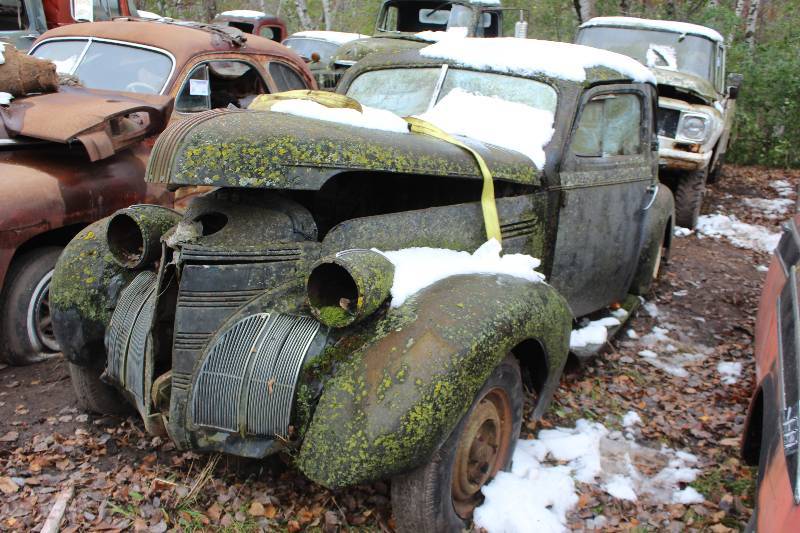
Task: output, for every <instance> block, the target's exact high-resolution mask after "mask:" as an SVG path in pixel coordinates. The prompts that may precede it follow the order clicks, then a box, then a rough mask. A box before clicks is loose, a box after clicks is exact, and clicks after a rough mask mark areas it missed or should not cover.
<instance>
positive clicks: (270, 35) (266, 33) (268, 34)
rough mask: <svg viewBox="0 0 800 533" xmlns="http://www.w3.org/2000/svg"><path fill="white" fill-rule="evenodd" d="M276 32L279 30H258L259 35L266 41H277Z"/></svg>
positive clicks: (268, 28) (266, 28) (262, 28)
mask: <svg viewBox="0 0 800 533" xmlns="http://www.w3.org/2000/svg"><path fill="white" fill-rule="evenodd" d="M275 30H277V28H275V29H272V28H271V27H270V26H261V27H260V28H258V34H259V35H260V36H261V37H264V38H265V39H269V40H271V41H274V40H275Z"/></svg>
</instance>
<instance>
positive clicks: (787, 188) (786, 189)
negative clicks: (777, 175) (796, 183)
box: [769, 180, 795, 197]
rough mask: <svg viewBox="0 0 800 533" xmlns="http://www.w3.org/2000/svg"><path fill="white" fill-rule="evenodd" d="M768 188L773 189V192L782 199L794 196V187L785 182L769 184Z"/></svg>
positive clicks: (777, 181)
mask: <svg viewBox="0 0 800 533" xmlns="http://www.w3.org/2000/svg"><path fill="white" fill-rule="evenodd" d="M769 186H770V187H772V188H773V189H775V192H777V193H778V194H779V195H781V196H784V197H790V196H794V194H795V190H794V187H792V184H791V183H789V182H788V181H786V180H775V181H773V182H770V184H769Z"/></svg>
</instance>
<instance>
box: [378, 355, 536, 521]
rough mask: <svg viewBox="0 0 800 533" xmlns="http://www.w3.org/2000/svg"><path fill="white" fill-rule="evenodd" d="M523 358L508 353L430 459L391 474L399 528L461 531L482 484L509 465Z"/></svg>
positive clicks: (516, 429) (516, 433)
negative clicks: (401, 471)
mask: <svg viewBox="0 0 800 533" xmlns="http://www.w3.org/2000/svg"><path fill="white" fill-rule="evenodd" d="M522 404H523V392H522V379H521V377H520V371H519V364H518V363H517V360H516V359H515V358H514V357H513V356H508V357H506V358H505V359H504V360H503V361H502V362H501V363H500V364H499V365H498V366H497V368H495V370H494V372H492V375H491V376H489V379H488V380H486V384H485V385H484V386H483V388H482V389H481V390H480V392H478V394H477V395H476V396H475V400H474V401H473V402H472V406H471V407H470V408H469V411H467V414H465V415H464V416H463V417H462V418H461V421H460V422H459V423H458V425H457V426H456V428H455V429H454V430H453V433H451V434H450V437H449V438H448V439H447V440H446V441H445V443H444V444H442V446H441V447H439V449H437V450H436V451H435V452H434V453H433V456H432V457H431V460H430V462H428V463H427V464H424V465H422V466H420V467H418V468H417V469H416V470H413V471H411V472H408V473H406V474H403V475H400V476H396V477H395V478H393V479H392V508H393V511H394V515H395V517H396V519H397V526H398V530H399V531H413V532H414V533H422V532H426V531H431V532H438V531H461V530H463V529H464V528H466V527H467V526H468V523H469V520H470V519H471V518H472V511H473V510H474V509H475V507H477V506H478V505H480V504H481V503H482V502H483V495H482V494H481V487H483V485H485V484H486V483H488V482H489V481H491V480H492V478H494V476H495V474H497V472H499V471H500V470H507V469H508V467H509V466H510V465H511V456H512V455H513V453H514V447H515V446H516V444H517V439H518V438H519V430H520V426H521V424H522Z"/></svg>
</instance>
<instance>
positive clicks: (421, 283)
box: [375, 239, 544, 307]
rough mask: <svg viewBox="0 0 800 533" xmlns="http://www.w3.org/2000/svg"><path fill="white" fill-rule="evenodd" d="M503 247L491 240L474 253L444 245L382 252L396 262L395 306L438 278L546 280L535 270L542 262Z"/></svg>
mask: <svg viewBox="0 0 800 533" xmlns="http://www.w3.org/2000/svg"><path fill="white" fill-rule="evenodd" d="M501 250H502V247H501V246H500V243H499V242H497V240H495V239H490V240H489V241H487V242H485V243H484V244H483V245H481V247H480V248H478V249H477V250H475V252H474V253H472V254H471V253H469V252H458V251H455V250H447V249H444V248H405V249H402V250H396V251H389V252H382V251H380V250H375V251H376V252H379V253H382V254H383V255H384V256H386V258H387V259H389V261H391V262H392V264H394V283H393V284H392V304H391V306H392V307H399V306H400V305H402V304H403V302H405V301H406V299H408V298H409V297H410V296H411V295H413V294H415V293H417V292H419V291H420V290H422V289H424V288H425V287H428V286H429V285H433V284H434V283H436V282H437V281H439V280H442V279H444V278H448V277H450V276H457V275H460V274H508V275H510V276H515V277H518V278H523V279H526V280H528V281H531V282H540V281H543V280H544V275H542V274H540V273H539V272H536V268H538V267H539V265H540V264H541V261H539V260H538V259H536V258H533V257H531V256H529V255H525V254H504V255H502V256H501V255H500V252H501Z"/></svg>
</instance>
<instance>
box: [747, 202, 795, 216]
mask: <svg viewBox="0 0 800 533" xmlns="http://www.w3.org/2000/svg"><path fill="white" fill-rule="evenodd" d="M742 203H743V204H744V205H746V206H747V207H749V208H750V209H752V210H753V211H758V212H760V213H761V214H763V215H764V216H766V217H767V218H773V219H775V218H783V217H784V216H785V215H786V213H787V211H788V210H789V209H790V208H791V207H792V206H794V200H790V199H788V198H775V199H772V198H745V199H743V200H742Z"/></svg>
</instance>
